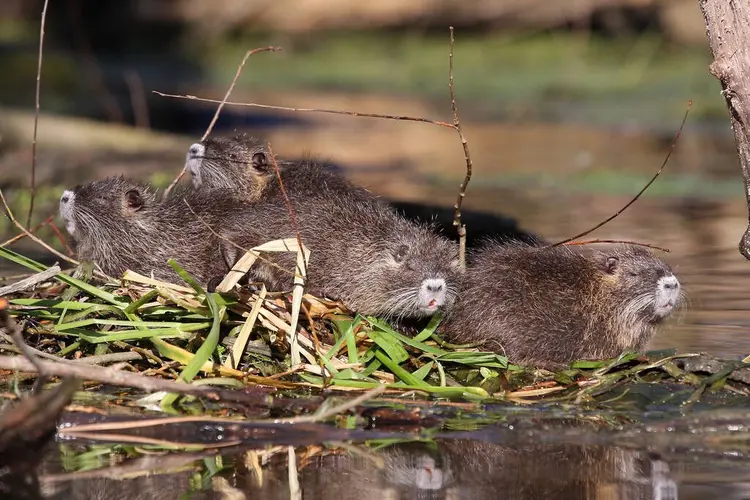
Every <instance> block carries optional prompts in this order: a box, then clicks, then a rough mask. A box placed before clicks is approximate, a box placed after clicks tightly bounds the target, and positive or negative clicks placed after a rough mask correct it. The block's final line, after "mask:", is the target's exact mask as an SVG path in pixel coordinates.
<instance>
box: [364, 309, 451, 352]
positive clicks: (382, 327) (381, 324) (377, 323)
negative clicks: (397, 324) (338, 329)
mask: <svg viewBox="0 0 750 500" xmlns="http://www.w3.org/2000/svg"><path fill="white" fill-rule="evenodd" d="M366 319H367V322H368V323H370V325H372V327H373V328H377V330H379V331H381V332H383V333H385V334H387V335H388V336H390V337H393V338H394V339H396V340H398V341H399V342H402V343H404V344H406V345H408V346H409V347H413V348H414V349H418V350H420V351H422V352H426V353H429V354H434V355H435V356H440V355H443V354H447V351H443V350H442V349H439V348H437V347H432V346H429V345H427V344H425V343H423V342H419V341H417V340H415V339H413V338H409V337H407V336H406V335H401V334H400V333H398V332H397V331H395V330H394V329H393V328H391V327H390V326H389V325H388V323H386V322H385V321H383V320H381V319H377V318H372V317H367V318H366Z"/></svg>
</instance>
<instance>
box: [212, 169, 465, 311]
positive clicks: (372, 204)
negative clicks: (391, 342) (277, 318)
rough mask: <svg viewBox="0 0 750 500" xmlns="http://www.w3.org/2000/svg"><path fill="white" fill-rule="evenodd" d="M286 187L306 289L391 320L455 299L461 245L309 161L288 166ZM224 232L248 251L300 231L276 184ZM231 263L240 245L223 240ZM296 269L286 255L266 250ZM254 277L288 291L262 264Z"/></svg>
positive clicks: (285, 279)
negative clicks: (303, 250)
mask: <svg viewBox="0 0 750 500" xmlns="http://www.w3.org/2000/svg"><path fill="white" fill-rule="evenodd" d="M281 176H282V179H283V182H284V188H285V190H286V193H287V195H288V197H289V199H290V202H291V205H292V206H293V208H294V212H295V216H296V221H297V227H298V228H299V233H300V236H301V238H302V242H303V243H304V244H305V245H306V246H307V247H308V248H309V249H310V251H311V255H310V262H309V269H308V273H307V282H306V287H307V291H309V292H311V293H315V294H319V295H324V296H327V297H330V298H333V299H337V300H340V301H342V302H343V303H344V304H346V305H347V306H348V307H349V308H350V309H352V310H354V311H357V312H360V313H362V314H372V315H377V316H380V317H383V318H388V319H396V320H397V319H400V318H406V317H425V316H430V315H432V314H433V313H435V312H436V311H437V310H445V309H448V308H449V307H450V306H451V305H452V303H453V301H454V298H455V293H456V278H457V275H458V273H459V266H458V249H457V246H456V245H455V244H453V243H452V242H451V241H449V240H448V239H447V238H444V237H442V236H440V235H439V234H437V233H436V232H435V231H434V230H433V228H431V227H430V226H428V225H426V224H417V223H414V222H411V221H408V220H407V219H405V218H403V217H402V216H400V215H399V214H397V213H396V212H395V211H393V210H392V209H391V208H390V207H389V206H388V205H386V204H385V203H382V202H381V201H380V200H378V199H377V198H376V197H375V196H374V195H373V194H372V193H370V192H369V191H367V190H366V189H364V188H361V187H357V186H354V185H353V184H351V183H349V182H348V181H347V180H346V179H345V178H343V177H342V176H340V175H337V174H335V173H333V172H331V171H329V170H327V169H326V168H325V167H323V166H321V165H320V164H318V163H316V162H315V161H313V160H307V161H302V162H299V163H297V164H294V165H285V167H284V168H283V169H282V170H281ZM247 217H248V218H247V219H246V220H245V223H244V224H242V227H238V228H237V229H236V230H231V231H228V232H227V237H228V238H230V239H231V240H232V241H235V242H236V243H238V244H240V245H242V246H243V247H245V248H248V247H251V246H256V245H259V244H262V243H265V242H267V241H270V240H274V239H280V238H292V237H295V236H296V234H297V231H296V228H295V224H294V223H293V222H292V219H291V217H290V214H289V211H288V207H287V204H286V201H285V198H284V196H283V195H282V193H281V188H280V186H279V183H278V182H277V181H276V180H275V179H273V180H272V181H271V182H269V184H268V185H267V186H266V190H265V193H264V195H263V197H262V198H261V199H260V200H259V201H257V202H256V203H254V204H252V210H248V211H247ZM225 250H226V252H225V255H226V258H227V261H228V262H229V263H231V262H233V261H235V260H236V259H237V258H238V257H239V253H240V252H238V250H237V249H236V248H235V247H233V246H228V245H225ZM267 258H269V259H272V260H274V261H275V262H278V263H279V264H280V265H281V266H283V267H285V268H287V269H294V265H295V260H294V259H295V257H294V255H291V254H276V255H268V256H267ZM250 277H251V279H256V280H260V281H264V282H265V283H266V284H267V285H268V286H269V287H271V288H272V289H289V288H291V286H292V277H291V276H290V274H289V273H282V272H279V270H278V269H277V268H274V267H272V266H269V265H267V264H265V263H260V264H257V265H256V266H254V267H253V268H251V270H250Z"/></svg>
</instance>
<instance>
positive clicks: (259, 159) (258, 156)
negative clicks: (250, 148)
mask: <svg viewBox="0 0 750 500" xmlns="http://www.w3.org/2000/svg"><path fill="white" fill-rule="evenodd" d="M265 165H266V155H265V153H255V154H254V155H253V166H254V167H263V166H265Z"/></svg>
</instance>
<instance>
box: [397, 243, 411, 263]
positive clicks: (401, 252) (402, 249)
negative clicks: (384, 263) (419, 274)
mask: <svg viewBox="0 0 750 500" xmlns="http://www.w3.org/2000/svg"><path fill="white" fill-rule="evenodd" d="M407 253H409V247H408V246H407V245H401V246H399V247H398V249H396V251H395V252H394V253H393V260H395V261H396V262H401V261H402V260H404V257H406V254H407Z"/></svg>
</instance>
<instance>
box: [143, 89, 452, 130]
mask: <svg viewBox="0 0 750 500" xmlns="http://www.w3.org/2000/svg"><path fill="white" fill-rule="evenodd" d="M152 92H153V93H154V94H156V95H158V96H161V97H169V98H172V99H188V100H190V101H200V102H212V103H219V104H220V103H222V102H224V104H226V105H227V106H244V107H248V108H262V109H274V110H277V111H293V112H301V113H326V114H331V115H345V116H356V117H359V118H380V119H383V120H400V121H407V122H420V123H430V124H432V125H437V126H439V127H445V128H452V129H455V128H456V127H455V126H454V125H453V124H452V123H447V122H441V121H438V120H431V119H429V118H421V117H418V116H406V115H381V114H378V113H360V112H359V111H344V110H340V109H324V108H290V107H288V106H274V105H271V104H258V103H255V102H232V101H219V100H217V99H208V98H205V97H198V96H194V95H181V94H167V93H164V92H159V91H158V90H152Z"/></svg>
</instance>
